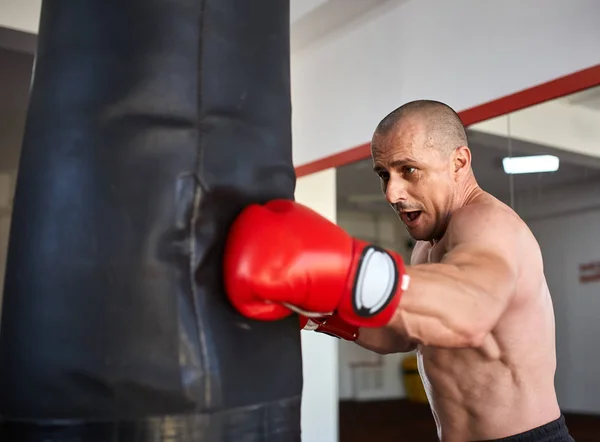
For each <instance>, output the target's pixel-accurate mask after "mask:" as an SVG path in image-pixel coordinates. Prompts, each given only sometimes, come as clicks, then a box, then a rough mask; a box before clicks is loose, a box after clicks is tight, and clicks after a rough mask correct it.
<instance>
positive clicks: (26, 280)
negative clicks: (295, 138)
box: [0, 0, 302, 442]
mask: <svg viewBox="0 0 600 442" xmlns="http://www.w3.org/2000/svg"><path fill="white" fill-rule="evenodd" d="M294 187H295V174H294V169H293V165H292V151H291V106H290V72H289V4H288V1H287V0H260V1H248V0H205V1H202V0H128V1H121V0H103V1H95V0H94V1H92V0H45V1H44V2H43V6H42V12H41V22H40V30H39V39H38V49H37V54H36V63H35V71H34V79H33V83H32V89H31V97H30V104H29V109H28V117H27V124H26V132H25V137H24V142H23V147H22V154H21V162H20V168H19V173H18V181H17V188H16V195H15V201H14V213H13V218H12V228H11V233H10V240H9V253H8V264H7V272H6V282H5V294H4V301H3V312H2V325H1V335H0V336H1V338H0V414H1V417H2V421H1V423H0V440H2V442H12V441H15V442H29V441H36V442H37V441H39V442H42V441H44V442H50V441H52V442H67V441H69V442H84V441H85V442H88V441H97V442H109V441H110V442H117V441H119V442H121V441H122V442H150V441H152V442H158V441H169V442H175V441H177V442H188V441H189V442H208V441H210V442H212V441H219V442H221V441H231V442H255V441H257V442H258V441H261V442H263V441H264V442H272V441H277V442H280V441H281V442H287V441H297V440H300V429H299V427H300V396H301V391H302V363H301V348H300V332H299V330H298V328H299V327H298V318H297V317H290V318H289V319H287V320H284V321H278V322H255V321H250V320H247V319H245V318H243V317H241V316H240V315H239V314H238V313H237V312H236V311H234V309H233V308H232V307H231V306H230V304H229V303H228V301H227V299H226V296H225V294H224V289H223V283H222V260H223V248H224V242H225V238H226V235H227V230H228V227H229V226H230V224H231V222H232V221H233V219H234V218H235V216H236V215H237V214H238V213H239V212H240V210H241V209H242V208H243V207H244V206H246V205H247V204H250V203H255V202H265V201H267V200H269V199H272V198H289V199H291V198H293V194H294ZM282 246H283V245H282Z"/></svg>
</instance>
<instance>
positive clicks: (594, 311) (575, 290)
mask: <svg viewBox="0 0 600 442" xmlns="http://www.w3.org/2000/svg"><path fill="white" fill-rule="evenodd" d="M598 189H600V182H598V181H596V182H595V183H594V182H591V183H588V184H586V185H580V186H572V187H570V188H563V189H561V190H560V191H559V192H552V193H547V194H545V195H543V196H541V197H539V198H538V199H537V201H533V200H531V199H528V200H527V201H522V205H521V206H522V207H523V210H522V211H521V212H522V214H523V217H524V219H525V220H526V221H527V223H528V225H529V226H530V228H531V230H532V231H533V233H534V234H535V236H536V238H537V239H538V241H539V243H540V247H541V249H542V254H543V257H544V268H545V274H546V278H547V280H548V286H549V288H550V291H551V293H552V299H553V303H554V310H555V317H556V341H557V374H556V389H557V394H558V398H559V401H560V405H561V407H562V408H563V410H565V411H571V412H581V413H600V354H599V352H598V336H600V280H597V281H594V282H590V283H580V282H579V265H580V264H585V263H591V262H592V263H593V262H600V235H599V234H598V226H599V225H600V195H599V192H598ZM525 203H526V204H525ZM525 207H527V210H526V211H525Z"/></svg>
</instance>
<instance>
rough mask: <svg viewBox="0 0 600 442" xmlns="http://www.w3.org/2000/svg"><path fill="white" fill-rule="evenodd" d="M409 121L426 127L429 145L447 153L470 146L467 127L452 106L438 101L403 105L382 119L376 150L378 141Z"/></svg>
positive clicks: (374, 143)
mask: <svg viewBox="0 0 600 442" xmlns="http://www.w3.org/2000/svg"><path fill="white" fill-rule="evenodd" d="M405 122H406V123H413V124H420V125H423V129H424V130H425V133H426V134H427V138H428V143H427V144H428V145H429V146H430V147H436V148H438V149H440V150H441V151H442V152H444V153H450V152H452V151H453V150H454V149H456V148H458V147H461V146H466V145H467V134H466V131H465V127H464V126H463V124H462V121H461V119H460V117H459V116H458V114H457V113H456V112H455V111H454V110H453V109H452V108H451V107H450V106H448V105H447V104H444V103H441V102H439V101H434V100H417V101H411V102H409V103H406V104H404V105H402V106H400V107H399V108H397V109H396V110H394V111H392V112H391V113H389V114H388V115H387V116H386V117H385V118H384V119H383V120H381V122H380V123H379V124H378V125H377V128H376V129H375V134H374V137H373V148H376V144H377V143H376V138H380V137H385V136H386V135H389V134H391V133H392V132H393V131H394V130H395V129H398V128H399V127H400V125H401V124H402V123H405Z"/></svg>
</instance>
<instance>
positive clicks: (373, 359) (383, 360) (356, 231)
mask: <svg viewBox="0 0 600 442" xmlns="http://www.w3.org/2000/svg"><path fill="white" fill-rule="evenodd" d="M337 222H338V225H339V226H340V227H342V228H343V229H345V230H346V231H347V232H348V233H350V234H351V235H353V236H356V237H357V238H360V239H362V240H365V241H370V242H373V243H375V244H377V245H379V246H382V247H386V248H389V249H392V250H394V251H396V252H398V253H400V254H401V255H402V256H403V258H404V259H405V260H407V262H409V261H410V253H411V251H410V248H409V247H408V244H407V242H408V240H409V238H410V237H409V235H408V233H407V231H406V229H405V228H404V226H403V225H402V224H401V223H400V220H399V219H398V217H397V216H396V215H395V214H394V212H393V211H392V209H391V208H390V209H389V211H385V212H366V211H355V210H353V211H349V210H339V211H338V214H337ZM406 356H407V354H406V353H405V354H392V355H385V356H380V355H377V354H375V353H373V352H370V351H368V350H365V349H364V348H362V347H359V346H358V345H356V344H354V343H352V342H348V341H340V343H339V396H340V399H342V400H376V399H398V398H402V397H404V396H405V391H404V385H403V383H402V378H401V375H400V364H401V362H402V360H403V359H404V358H405V357H406ZM365 363H367V364H365ZM356 364H358V365H359V367H356ZM364 365H367V366H364Z"/></svg>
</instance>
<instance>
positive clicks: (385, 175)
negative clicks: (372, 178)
mask: <svg viewBox="0 0 600 442" xmlns="http://www.w3.org/2000/svg"><path fill="white" fill-rule="evenodd" d="M379 178H381V179H382V180H389V179H390V174H389V173H387V172H379Z"/></svg>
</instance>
